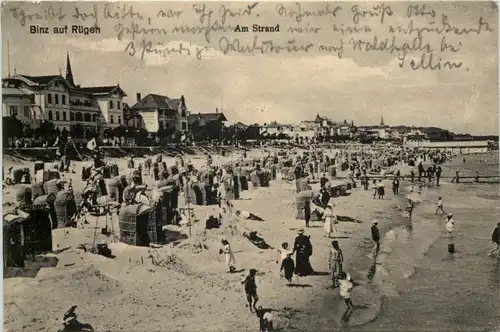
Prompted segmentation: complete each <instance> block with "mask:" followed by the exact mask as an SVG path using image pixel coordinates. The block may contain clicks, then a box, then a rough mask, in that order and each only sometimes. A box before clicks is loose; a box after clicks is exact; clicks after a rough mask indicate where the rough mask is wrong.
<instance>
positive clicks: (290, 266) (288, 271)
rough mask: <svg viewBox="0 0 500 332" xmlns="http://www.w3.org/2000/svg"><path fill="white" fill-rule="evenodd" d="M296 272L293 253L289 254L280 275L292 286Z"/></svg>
mask: <svg viewBox="0 0 500 332" xmlns="http://www.w3.org/2000/svg"><path fill="white" fill-rule="evenodd" d="M294 271H295V262H294V261H293V259H292V253H291V252H288V253H287V254H286V257H285V259H283V260H282V261H281V268H280V273H281V275H283V276H284V277H285V279H286V281H287V282H288V285H291V284H292V279H293V272H294Z"/></svg>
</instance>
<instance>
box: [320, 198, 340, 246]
mask: <svg viewBox="0 0 500 332" xmlns="http://www.w3.org/2000/svg"><path fill="white" fill-rule="evenodd" d="M323 218H324V221H325V223H324V235H323V236H324V237H328V238H329V237H330V235H331V234H332V233H333V232H335V233H336V232H337V227H335V218H336V217H335V215H334V214H333V206H332V204H330V203H329V204H328V205H327V206H326V209H325V212H324V214H323Z"/></svg>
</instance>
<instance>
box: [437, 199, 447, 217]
mask: <svg viewBox="0 0 500 332" xmlns="http://www.w3.org/2000/svg"><path fill="white" fill-rule="evenodd" d="M439 211H441V212H442V213H443V214H446V212H444V210H443V198H442V197H439V199H438V202H437V209H436V213H435V214H438V212H439Z"/></svg>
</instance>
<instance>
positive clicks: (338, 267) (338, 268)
mask: <svg viewBox="0 0 500 332" xmlns="http://www.w3.org/2000/svg"><path fill="white" fill-rule="evenodd" d="M343 262H344V255H343V254H342V250H341V249H340V246H339V242H338V241H332V248H331V249H330V256H329V258H328V266H329V268H330V270H331V271H332V288H336V287H338V286H339V275H340V272H342V263H343Z"/></svg>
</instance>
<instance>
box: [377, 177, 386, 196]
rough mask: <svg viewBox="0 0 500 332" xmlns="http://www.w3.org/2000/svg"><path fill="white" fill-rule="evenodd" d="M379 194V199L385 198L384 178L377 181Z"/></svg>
mask: <svg viewBox="0 0 500 332" xmlns="http://www.w3.org/2000/svg"><path fill="white" fill-rule="evenodd" d="M377 194H378V199H384V195H385V186H384V183H383V182H382V179H380V180H379V181H378V183H377Z"/></svg>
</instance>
